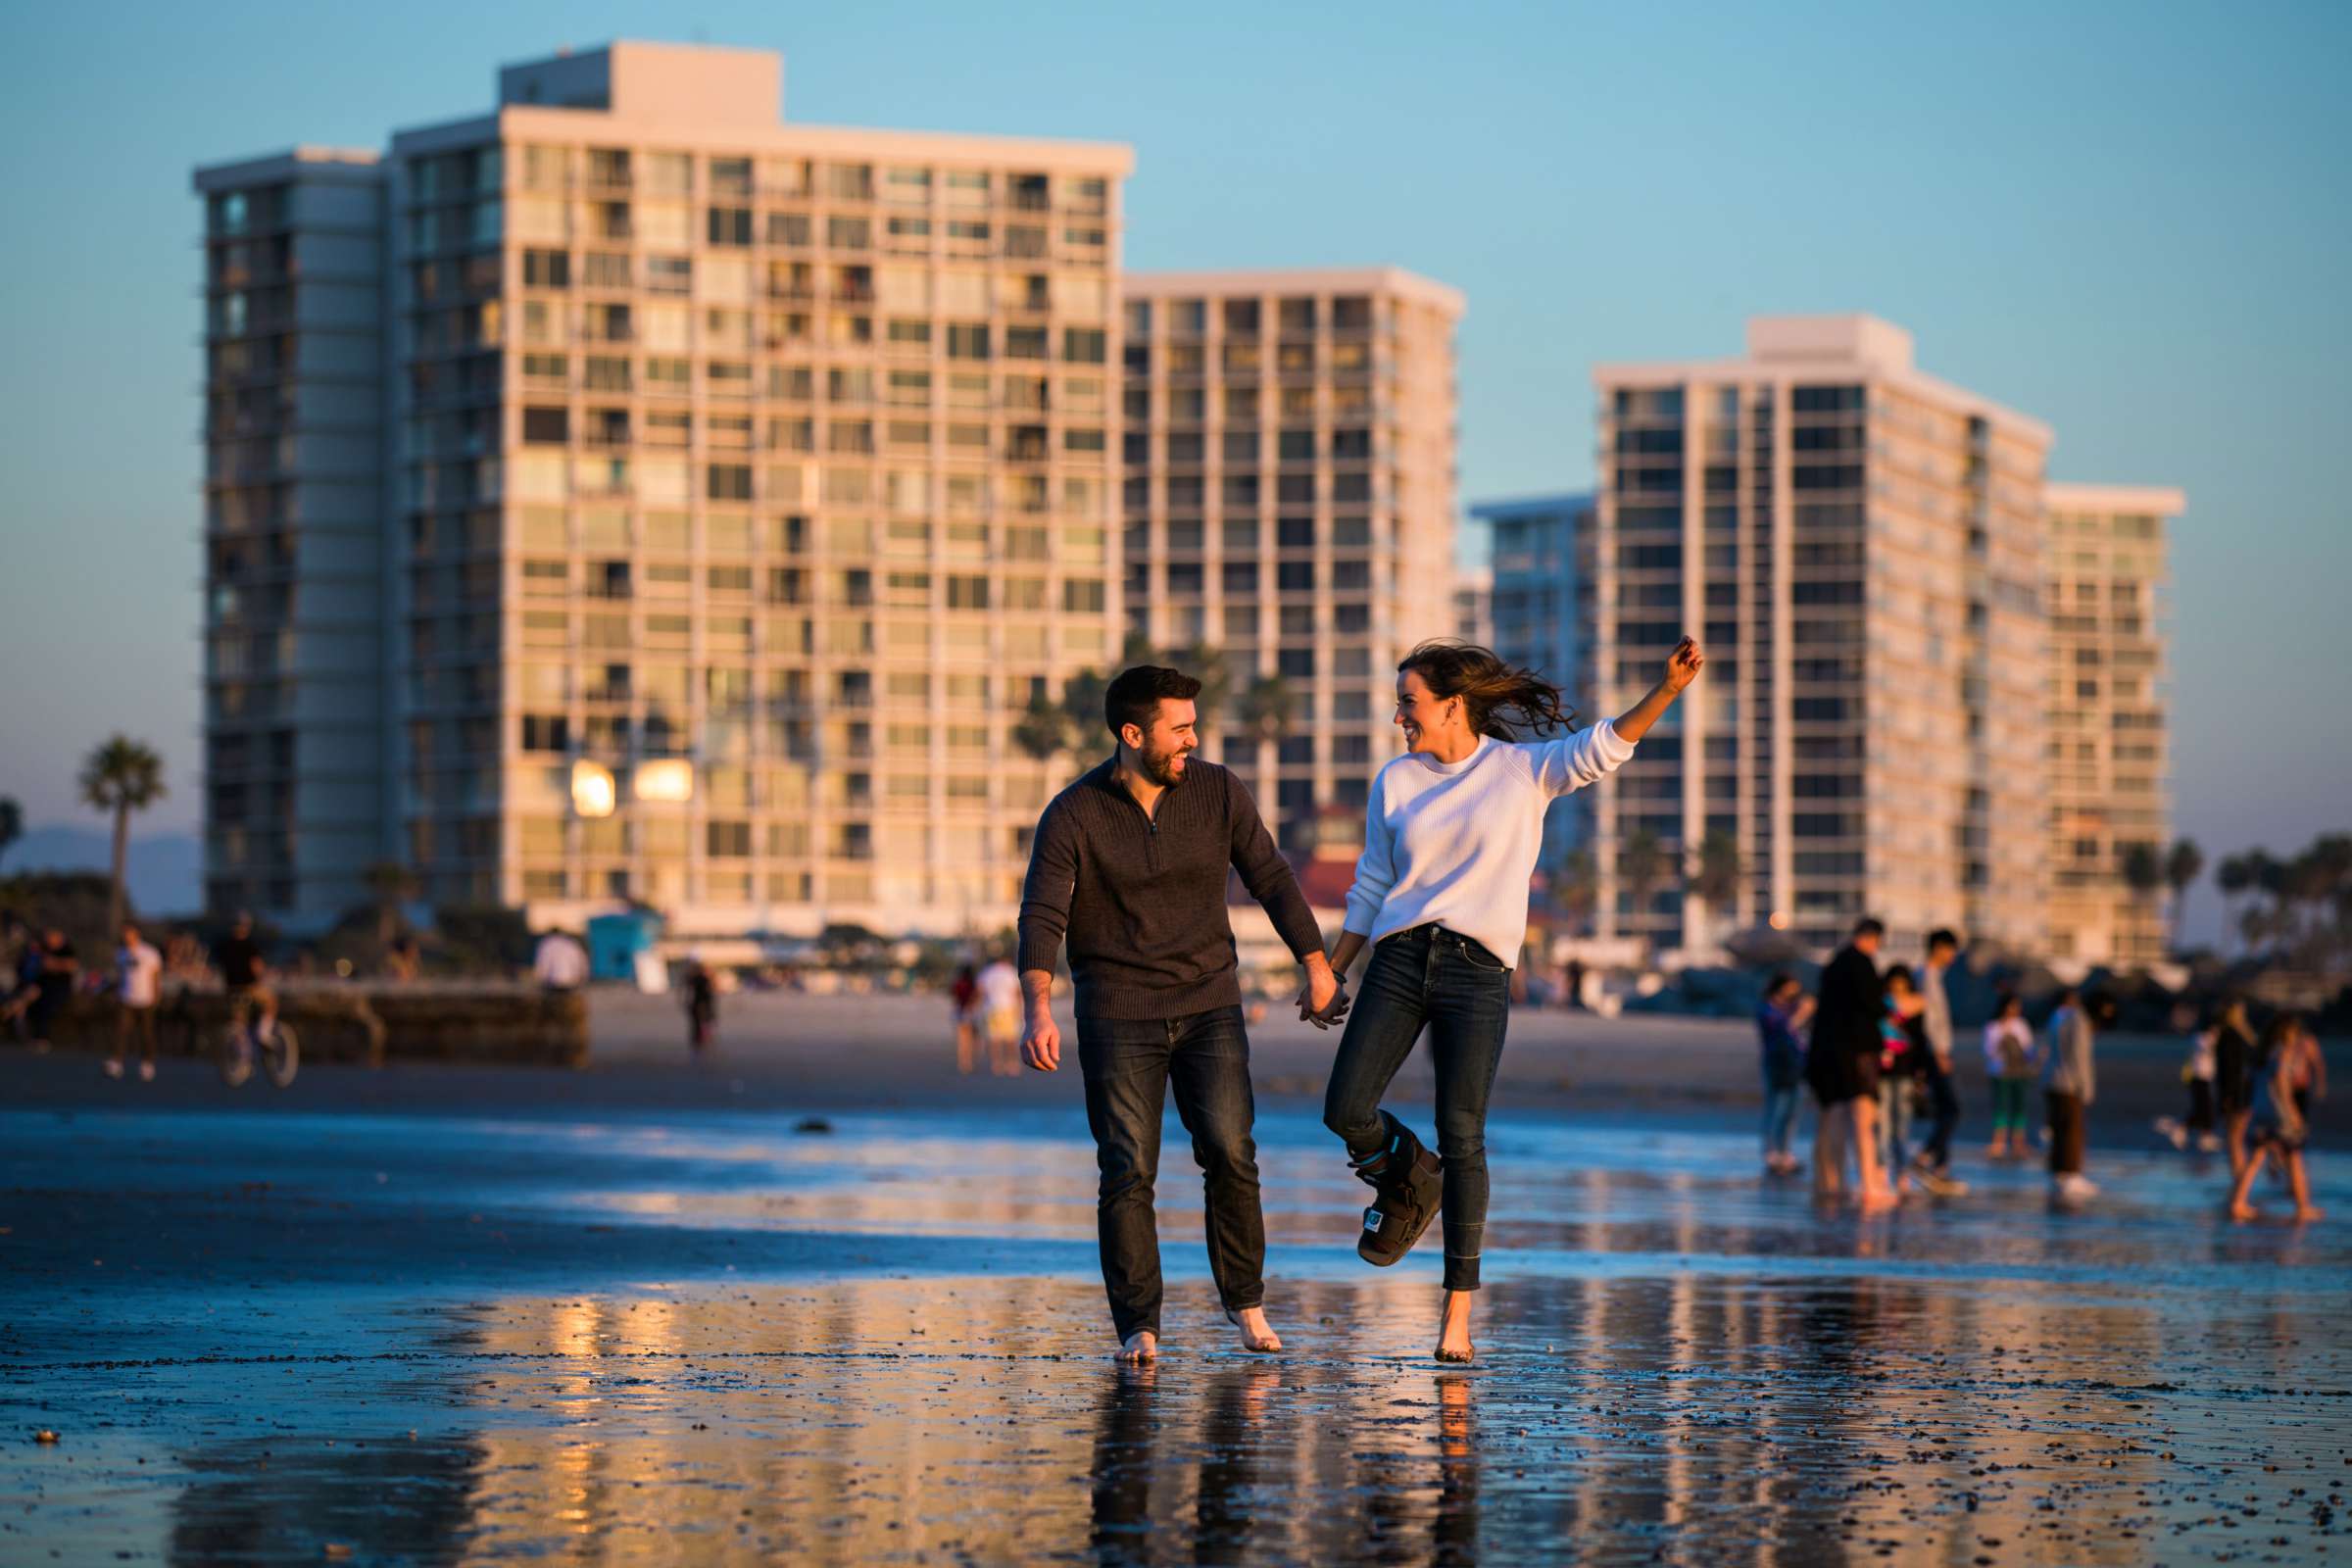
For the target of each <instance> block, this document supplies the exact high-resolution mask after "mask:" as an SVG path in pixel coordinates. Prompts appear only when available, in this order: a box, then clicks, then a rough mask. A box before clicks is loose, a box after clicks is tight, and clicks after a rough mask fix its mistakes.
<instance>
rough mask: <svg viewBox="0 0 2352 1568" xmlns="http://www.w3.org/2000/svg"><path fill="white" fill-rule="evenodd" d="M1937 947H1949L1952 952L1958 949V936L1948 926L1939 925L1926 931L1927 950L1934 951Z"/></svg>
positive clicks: (1956, 951)
mask: <svg viewBox="0 0 2352 1568" xmlns="http://www.w3.org/2000/svg"><path fill="white" fill-rule="evenodd" d="M1937 948H1949V949H1951V950H1952V951H1953V952H1954V953H1958V952H1959V951H1960V938H1959V937H1958V936H1957V935H1955V934H1954V933H1953V931H1952V928H1951V927H1950V926H1947V925H1939V926H1937V927H1936V929H1935V930H1933V931H1931V932H1929V933H1928V951H1929V952H1930V953H1934V952H1935V951H1936V949H1937Z"/></svg>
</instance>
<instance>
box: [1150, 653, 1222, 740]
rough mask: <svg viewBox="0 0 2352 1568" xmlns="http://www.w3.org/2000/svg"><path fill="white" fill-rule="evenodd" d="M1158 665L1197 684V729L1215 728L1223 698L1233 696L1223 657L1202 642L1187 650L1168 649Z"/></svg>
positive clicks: (1219, 717) (1220, 713) (1220, 714)
mask: <svg viewBox="0 0 2352 1568" xmlns="http://www.w3.org/2000/svg"><path fill="white" fill-rule="evenodd" d="M1159 662H1161V663H1163V664H1171V665H1173V666H1175V667H1176V668H1178V669H1181V670H1183V671H1184V672H1185V673H1186V674H1187V675H1190V676H1192V677H1193V679H1195V680H1197V681H1199V682H1200V683H1201V696H1200V698H1199V699H1198V701H1199V703H1200V707H1201V728H1202V729H1209V728H1213V727H1215V726H1217V724H1218V723H1219V721H1220V719H1221V717H1222V715H1223V714H1224V711H1225V699H1226V698H1228V697H1230V696H1232V695H1233V668H1232V666H1231V665H1229V664H1227V663H1226V662H1225V655H1224V654H1223V653H1222V652H1221V651H1220V650H1218V649H1215V648H1212V647H1210V646H1209V645H1208V644H1207V643H1204V642H1196V643H1194V644H1193V645H1192V646H1191V647H1189V648H1181V649H1176V648H1171V649H1169V650H1168V651H1167V652H1166V653H1165V654H1163V655H1161V656H1160V659H1159Z"/></svg>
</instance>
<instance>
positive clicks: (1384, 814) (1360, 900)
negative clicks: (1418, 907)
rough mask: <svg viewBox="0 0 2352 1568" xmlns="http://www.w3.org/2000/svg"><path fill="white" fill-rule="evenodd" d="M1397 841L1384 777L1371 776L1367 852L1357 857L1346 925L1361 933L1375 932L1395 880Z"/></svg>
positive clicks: (1365, 820)
mask: <svg viewBox="0 0 2352 1568" xmlns="http://www.w3.org/2000/svg"><path fill="white" fill-rule="evenodd" d="M1395 857H1396V842H1395V840H1394V839H1393V838H1392V837H1391V835H1390V831H1389V811H1388V801H1387V796H1386V794H1385V793H1384V792H1383V791H1382V789H1381V780H1380V779H1379V778H1378V777H1375V778H1374V779H1373V780H1372V798H1371V799H1370V800H1369V801H1367V802H1366V803H1365V804H1364V853H1363V854H1361V855H1359V856H1357V857H1356V858H1355V882H1354V884H1353V885H1352V886H1350V887H1349V888H1348V918H1347V920H1346V921H1345V922H1343V929H1345V930H1348V931H1352V932H1354V933H1355V934H1356V935H1357V936H1359V937H1368V936H1370V935H1371V934H1372V922H1373V921H1374V920H1376V919H1378V918H1379V917H1380V907H1381V905H1382V903H1383V902H1384V901H1386V900H1387V898H1388V896H1389V889H1390V888H1392V887H1394V886H1395V885H1396V882H1397V862H1396V858H1395Z"/></svg>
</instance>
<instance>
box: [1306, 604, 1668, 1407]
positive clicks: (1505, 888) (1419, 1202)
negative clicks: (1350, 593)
mask: <svg viewBox="0 0 2352 1568" xmlns="http://www.w3.org/2000/svg"><path fill="white" fill-rule="evenodd" d="M1704 662H1705V661H1704V659H1703V658H1702V657H1701V656H1700V654H1699V650H1698V645H1697V644H1696V643H1695V642H1693V641H1692V640H1691V639H1690V638H1688V637H1686V638H1684V639H1683V640H1682V641H1681V642H1680V643H1679V644H1677V645H1676V647H1675V650H1674V652H1673V654H1672V656H1671V657H1669V658H1668V660H1667V661H1666V673H1665V675H1664V676H1663V677H1662V678H1661V679H1660V680H1659V681H1658V683H1657V685H1655V686H1653V687H1651V688H1650V691H1649V695H1648V696H1646V697H1644V698H1642V701H1641V702H1639V703H1637V704H1635V705H1634V706H1633V707H1632V708H1631V709H1628V710H1627V711H1626V712H1625V713H1624V715H1623V716H1621V717H1620V718H1618V719H1617V720H1616V721H1615V722H1614V723H1613V724H1612V723H1608V722H1605V721H1604V722H1603V723H1601V724H1599V725H1597V726H1596V727H1594V728H1593V729H1589V730H1584V731H1582V732H1579V733H1574V734H1562V735H1559V736H1557V737H1556V738H1554V739H1550V740H1544V741H1527V742H1523V741H1519V740H1518V739H1517V736H1518V734H1519V732H1520V731H1522V730H1534V731H1538V732H1543V731H1547V730H1552V729H1563V730H1564V729H1566V727H1567V725H1568V723H1569V721H1570V716H1571V715H1570V714H1569V712H1568V711H1566V710H1565V709H1564V708H1563V707H1562V706H1561V703H1560V692H1559V690H1558V688H1556V687H1554V686H1551V685H1549V684H1548V683H1546V682H1545V681H1544V680H1543V679H1541V678H1540V677H1538V676H1536V675H1535V674H1533V673H1531V672H1529V671H1527V670H1524V669H1514V668H1512V667H1511V666H1510V665H1508V664H1505V663H1504V662H1502V661H1501V660H1499V659H1497V658H1495V656H1494V655H1493V654H1491V653H1489V652H1488V651H1487V650H1486V649H1484V648H1476V647H1469V646H1465V645H1461V644H1454V643H1442V642H1434V643H1423V644H1422V645H1421V646H1420V647H1418V648H1416V649H1414V650H1413V651H1412V652H1411V653H1410V654H1409V655H1407V656H1406V657H1405V659H1404V662H1402V663H1400V664H1398V665H1397V726H1398V727H1399V728H1400V729H1402V730H1403V731H1404V741H1405V755H1404V756H1402V757H1399V758H1397V759H1396V760H1393V761H1391V762H1390V763H1389V764H1388V765H1387V766H1385V767H1383V768H1382V769H1381V770H1380V774H1379V776H1378V777H1377V778H1375V779H1374V780H1373V781H1372V796H1371V800H1370V802H1369V803H1368V805H1367V808H1366V811H1365V820H1364V853H1363V857H1362V858H1361V859H1359V860H1358V861H1357V862H1356V868H1355V885H1354V886H1353V887H1352V888H1350V889H1349V890H1348V917H1347V924H1346V929H1345V930H1344V931H1343V932H1342V933H1341V936H1340V942H1339V946H1338V947H1337V948H1336V949H1335V950H1334V951H1333V953H1332V957H1331V963H1332V967H1333V968H1334V969H1335V970H1337V971H1339V972H1340V973H1341V974H1346V973H1347V972H1348V965H1349V964H1351V963H1353V962H1354V961H1355V957H1356V955H1357V954H1359V953H1361V952H1362V951H1363V949H1364V947H1365V945H1366V944H1368V943H1369V944H1372V945H1373V948H1374V951H1373V956H1372V961H1371V964H1370V965H1369V967H1368V968H1367V969H1366V970H1365V972H1364V978H1363V986H1362V991H1361V993H1360V995H1359V996H1358V998H1357V999H1356V1002H1355V1005H1354V1012H1353V1013H1352V1015H1351V1016H1349V1018H1348V1032H1347V1034H1346V1035H1345V1036H1344V1037H1343V1038H1342V1039H1341V1042H1340V1051H1339V1056H1338V1058H1337V1060H1335V1061H1334V1062H1333V1063H1332V1072H1331V1087H1330V1090H1329V1092H1328V1094H1327V1095H1326V1096H1325V1097H1324V1102H1323V1122H1324V1125H1325V1126H1327V1127H1329V1128H1330V1129H1331V1130H1332V1131H1333V1132H1335V1133H1337V1134H1338V1135H1339V1136H1340V1137H1341V1138H1342V1139H1343V1140H1345V1141H1346V1143H1347V1145H1348V1163H1349V1165H1350V1166H1352V1167H1353V1169H1354V1170H1355V1173H1356V1174H1357V1175H1358V1176H1360V1177H1362V1178H1363V1180H1364V1181H1365V1182H1367V1183H1369V1184H1370V1185H1371V1187H1372V1189H1373V1191H1374V1193H1375V1194H1376V1195H1377V1196H1376V1198H1375V1199H1374V1201H1373V1203H1372V1206H1371V1207H1370V1208H1367V1209H1366V1210H1365V1211H1364V1234H1363V1236H1362V1237H1361V1238H1360V1239H1359V1240H1358V1242H1357V1244H1356V1250H1358V1251H1359V1252H1361V1253H1362V1254H1363V1256H1364V1257H1365V1259H1366V1260H1367V1261H1369V1262H1372V1263H1376V1264H1382V1265H1386V1264H1389V1263H1394V1262H1396V1261H1397V1259H1398V1258H1399V1257H1402V1256H1403V1255H1404V1254H1405V1252H1406V1251H1407V1250H1409V1249H1410V1248H1411V1247H1412V1245H1413V1243H1414V1241H1415V1240H1417V1239H1418V1238H1419V1237H1420V1234H1421V1232H1422V1231H1423V1230H1424V1229H1426V1228H1427V1227H1428V1225H1429V1221H1430V1217H1431V1215H1432V1213H1433V1212H1434V1211H1435V1210H1436V1209H1437V1208H1438V1206H1439V1204H1440V1202H1441V1201H1442V1202H1443V1206H1444V1209H1445V1214H1446V1302H1445V1308H1444V1312H1443V1316H1442V1322H1441V1326H1440V1330H1439V1338H1438V1350H1437V1355H1438V1359H1439V1360H1441V1361H1467V1360H1469V1359H1470V1358H1471V1355H1472V1348H1471V1344H1470V1302H1471V1295H1472V1293H1473V1292H1475V1291H1476V1290H1477V1289H1478V1283H1479V1281H1478V1261H1479V1250H1480V1243H1481V1239H1482V1237H1483V1234H1484V1232H1485V1229H1486V1221H1487V1144H1486V1127H1487V1095H1488V1092H1489V1091H1490V1090H1491V1089H1492V1088H1493V1087H1494V1083H1495V1067H1496V1065H1497V1063H1498V1062H1499V1061H1500V1059H1501V1055H1502V1037H1503V1024H1504V1018H1505V1013H1506V1011H1507V1008H1508V1005H1509V995H1510V983H1511V965H1512V963H1513V961H1514V960H1515V959H1516V958H1517V957H1518V956H1519V948H1520V944H1521V943H1522V942H1524V941H1525V940H1526V936H1527V895H1528V882H1529V879H1530V878H1531V877H1532V876H1533V875H1534V873H1535V868H1536V857H1537V855H1538V853H1539V852H1540V851H1541V850H1542V848H1543V843H1544V808H1545V807H1546V806H1548V805H1549V804H1550V803H1551V801H1552V800H1553V799H1554V798H1555V797H1557V796H1561V795H1565V794H1567V793H1568V792H1570V791H1571V790H1575V789H1579V788H1581V787H1583V786H1584V785H1587V784H1591V783H1593V781H1595V780H1596V779H1599V778H1600V777H1601V776H1602V775H1604V774H1606V773H1609V772H1611V771H1613V770H1614V769H1616V768H1617V767H1618V766H1619V765H1620V764H1622V763H1623V762H1624V761H1625V760H1626V759H1628V758H1630V757H1632V756H1633V755H1634V746H1635V744H1636V743H1637V742H1639V741H1640V740H1641V739H1642V736H1644V735H1646V734H1648V733H1649V729H1650V726H1651V725H1653V724H1655V723H1656V722H1657V721H1658V719H1659V717H1660V716H1661V715H1662V714H1664V713H1665V711H1666V710H1667V709H1668V708H1669V707H1670V706H1672V705H1673V702H1674V700H1675V699H1676V698H1677V697H1679V696H1681V695H1682V693H1683V690H1684V688H1685V687H1687V686H1689V685H1690V684H1691V681H1692V680H1693V679H1695V678H1696V677H1697V675H1698V671H1699V668H1700V666H1701V665H1702V664H1703V663H1704ZM1299 1005H1300V1010H1301V1012H1303V1011H1304V1010H1305V1006H1306V1004H1305V1001H1304V999H1303V997H1302V998H1301V1000H1300V1004H1299ZM1424 1027H1426V1028H1427V1029H1428V1030H1429V1031H1430V1053H1431V1055H1432V1057H1433V1058H1434V1065H1435V1066H1436V1068H1437V1077H1438V1152H1437V1153H1435V1154H1432V1153H1431V1152H1429V1151H1428V1150H1426V1149H1425V1148H1423V1147H1422V1144H1421V1141H1420V1140H1419V1139H1418V1138H1416V1137H1414V1136H1413V1134H1412V1132H1411V1131H1410V1130H1409V1129H1407V1128H1406V1127H1405V1125H1404V1124H1403V1123H1402V1122H1400V1121H1398V1120H1397V1118H1396V1117H1395V1116H1393V1115H1391V1114H1389V1113H1388V1112H1387V1111H1384V1110H1382V1109H1381V1108H1380V1099H1381V1096H1382V1094H1383V1093H1385V1092H1386V1091H1387V1089H1388V1087H1389V1081H1390V1080H1391V1079H1392V1078H1394V1077H1396V1076H1397V1069H1398V1068H1399V1067H1401V1066H1403V1065H1404V1058H1405V1056H1406V1055H1407V1054H1409V1053H1410V1052H1411V1051H1412V1048H1413V1042H1414V1041H1415V1040H1417V1039H1418V1038H1420V1034H1421V1031H1422V1029H1423V1028H1424ZM1441 1159H1442V1160H1443V1164H1441V1163H1440V1161H1441Z"/></svg>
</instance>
